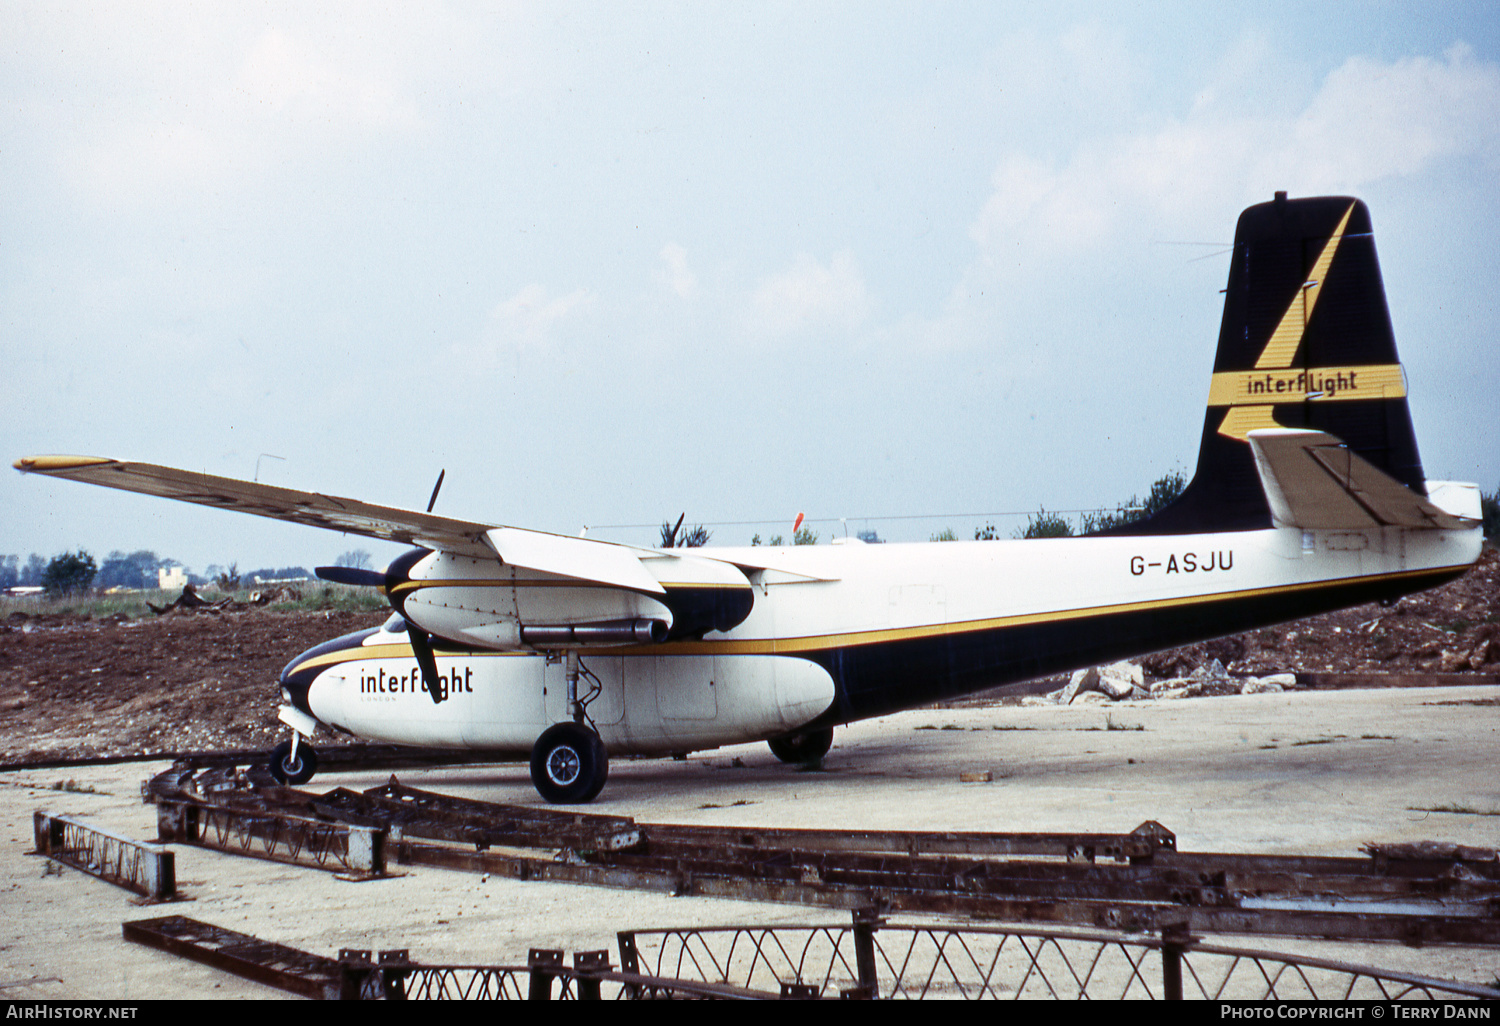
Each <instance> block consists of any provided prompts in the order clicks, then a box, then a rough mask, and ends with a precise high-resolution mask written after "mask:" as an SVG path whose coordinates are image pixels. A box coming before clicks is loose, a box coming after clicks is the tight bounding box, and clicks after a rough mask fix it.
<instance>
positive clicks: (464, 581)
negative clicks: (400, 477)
mask: <svg viewBox="0 0 1500 1026" xmlns="http://www.w3.org/2000/svg"><path fill="white" fill-rule="evenodd" d="M661 586H662V587H663V588H725V589H731V590H735V591H749V590H750V583H749V582H748V581H746V582H745V583H744V584H735V583H734V582H733V581H722V582H719V581H704V582H701V583H700V582H697V581H662V582H661ZM511 587H515V588H600V589H605V590H609V591H636V589H634V588H623V587H620V586H619V585H615V584H604V583H602V582H599V581H588V580H584V579H583V578H581V577H558V578H555V579H548V580H536V579H522V580H516V581H512V580H510V579H508V578H504V577H478V578H454V579H452V580H431V581H403V582H402V583H400V584H398V585H396V587H395V588H394V589H392V594H403V593H406V592H411V591H418V590H421V589H424V588H511ZM638 593H639V594H643V595H644V594H646V592H638Z"/></svg>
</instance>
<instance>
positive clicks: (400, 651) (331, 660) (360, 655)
mask: <svg viewBox="0 0 1500 1026" xmlns="http://www.w3.org/2000/svg"><path fill="white" fill-rule="evenodd" d="M434 654H435V655H436V656H437V657H438V658H440V659H473V658H475V657H477V656H484V657H485V658H489V657H490V656H506V657H510V656H529V655H532V654H533V653H531V652H522V651H514V652H497V651H492V650H488V649H477V650H474V651H467V650H466V651H464V652H461V653H453V652H443V651H438V652H436V653H434ZM364 659H416V655H415V653H413V652H412V650H411V645H409V644H408V645H363V646H361V645H355V646H354V647H352V648H341V649H339V650H338V651H336V652H324V653H323V654H322V655H320V656H314V657H313V658H311V659H309V660H307V661H306V662H302V663H298V664H297V665H296V667H294V668H293V670H292V672H293V673H300V672H301V671H303V670H308V669H312V668H314V667H318V666H337V665H338V664H339V663H356V662H360V661H361V660H364Z"/></svg>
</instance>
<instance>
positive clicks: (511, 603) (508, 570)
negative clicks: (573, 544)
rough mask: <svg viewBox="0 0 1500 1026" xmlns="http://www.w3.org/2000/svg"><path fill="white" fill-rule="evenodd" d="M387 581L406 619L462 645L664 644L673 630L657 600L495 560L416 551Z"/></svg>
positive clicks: (390, 572)
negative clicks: (662, 642)
mask: <svg viewBox="0 0 1500 1026" xmlns="http://www.w3.org/2000/svg"><path fill="white" fill-rule="evenodd" d="M386 578H387V579H386V590H387V593H388V594H389V595H390V598H391V604H392V605H393V606H395V608H396V610H397V611H398V612H399V613H401V615H402V616H404V617H406V618H407V619H408V620H410V621H411V622H412V623H414V624H415V625H416V626H418V627H419V628H421V629H422V630H425V631H427V632H428V633H430V634H433V635H435V636H437V637H439V638H446V639H448V640H449V641H452V642H455V643H458V644H467V645H477V646H480V647H483V648H489V649H496V650H502V651H503V650H507V649H517V648H523V647H532V648H567V647H572V646H578V645H639V644H643V643H651V642H661V641H665V640H666V639H667V636H668V634H669V633H670V631H671V629H672V620H673V617H672V611H671V609H669V608H668V607H667V606H666V605H665V604H663V603H662V602H661V601H659V600H658V599H657V598H655V597H652V596H648V595H643V594H641V593H640V592H637V591H632V590H630V589H628V588H621V587H611V586H609V585H604V584H599V583H597V582H593V581H584V580H577V579H572V578H565V577H558V576H557V575H555V574H547V573H542V572H539V571H536V570H527V569H524V568H522V567H516V566H507V565H503V564H501V563H500V562H499V561H498V560H493V559H489V560H487V559H476V558H473V557H471V556H459V555H454V554H452V553H448V552H422V551H420V550H418V551H416V552H412V553H408V554H407V555H406V556H403V557H402V558H401V559H398V560H397V561H396V562H395V563H392V564H391V567H390V569H389V570H388V571H387V574H386Z"/></svg>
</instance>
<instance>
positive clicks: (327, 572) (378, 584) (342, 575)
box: [313, 566, 385, 588]
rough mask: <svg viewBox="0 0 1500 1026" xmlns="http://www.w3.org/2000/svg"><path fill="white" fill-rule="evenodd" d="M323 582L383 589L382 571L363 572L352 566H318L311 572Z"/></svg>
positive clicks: (383, 572)
mask: <svg viewBox="0 0 1500 1026" xmlns="http://www.w3.org/2000/svg"><path fill="white" fill-rule="evenodd" d="M313 573H315V574H317V575H318V576H319V577H321V578H322V579H323V580H325V581H332V582H333V583H334V584H350V585H353V586H354V587H356V588H384V587H385V571H384V570H363V569H361V568H359V567H354V566H320V567H318V568H317V569H315V570H314V571H313Z"/></svg>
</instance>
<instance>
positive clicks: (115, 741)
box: [0, 608, 389, 762]
mask: <svg viewBox="0 0 1500 1026" xmlns="http://www.w3.org/2000/svg"><path fill="white" fill-rule="evenodd" d="M387 615H389V614H388V612H386V613H346V612H303V613H287V612H273V611H271V610H267V609H255V608H249V609H236V610H233V611H223V610H212V609H209V610H205V611H200V612H174V613H172V614H170V615H167V616H163V617H159V618H158V617H152V618H150V619H146V620H136V621H130V620H127V619H125V618H123V617H119V616H114V617H110V618H108V619H106V620H100V621H83V622H79V621H78V620H76V619H73V618H65V617H57V616H40V617H30V616H27V615H26V614H24V613H13V614H11V616H10V617H8V618H7V619H6V620H5V622H4V623H3V624H0V714H3V715H4V717H5V726H6V729H5V737H4V742H3V747H0V762H17V761H23V760H47V759H63V758H87V757H94V756H119V755H137V754H142V755H144V754H151V753H157V752H179V751H192V750H200V751H202V750H223V749H234V748H269V747H271V745H273V744H275V743H276V742H277V741H279V740H281V738H282V736H283V735H285V733H286V727H285V726H284V725H283V724H282V723H281V722H280V721H279V720H277V718H276V707H277V706H278V705H279V704H280V688H279V685H278V683H277V682H278V680H279V679H280V676H281V670H282V668H283V667H284V666H285V665H286V664H287V662H288V661H290V660H291V659H292V658H293V657H294V656H296V655H297V654H298V653H299V652H303V651H305V650H307V649H309V648H311V647H312V646H314V645H316V644H318V643H319V642H322V641H326V640H328V639H329V638H331V637H334V636H336V635H339V634H347V633H349V632H351V631H357V630H362V629H363V628H366V627H374V626H376V625H378V624H379V623H380V621H381V620H383V619H384V618H385V617H386V616H387Z"/></svg>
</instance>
